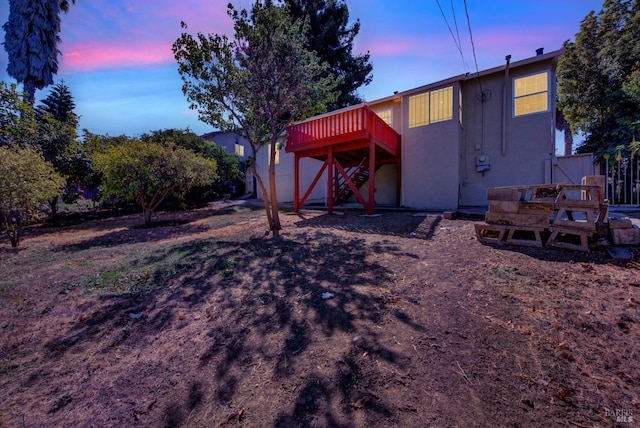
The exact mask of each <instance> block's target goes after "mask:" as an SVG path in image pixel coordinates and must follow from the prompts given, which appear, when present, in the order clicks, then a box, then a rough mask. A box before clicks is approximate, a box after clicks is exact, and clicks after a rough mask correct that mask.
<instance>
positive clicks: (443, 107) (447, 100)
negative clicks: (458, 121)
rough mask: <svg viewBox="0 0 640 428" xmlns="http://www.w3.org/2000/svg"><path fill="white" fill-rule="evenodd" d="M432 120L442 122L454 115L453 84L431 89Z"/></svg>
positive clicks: (430, 109)
mask: <svg viewBox="0 0 640 428" xmlns="http://www.w3.org/2000/svg"><path fill="white" fill-rule="evenodd" d="M429 97H430V98H431V105H430V108H429V111H430V112H431V115H430V122H431V123H435V122H442V121H444V120H451V119H452V117H453V86H449V87H446V88H442V89H438V90H435V91H431V92H430V93H429Z"/></svg>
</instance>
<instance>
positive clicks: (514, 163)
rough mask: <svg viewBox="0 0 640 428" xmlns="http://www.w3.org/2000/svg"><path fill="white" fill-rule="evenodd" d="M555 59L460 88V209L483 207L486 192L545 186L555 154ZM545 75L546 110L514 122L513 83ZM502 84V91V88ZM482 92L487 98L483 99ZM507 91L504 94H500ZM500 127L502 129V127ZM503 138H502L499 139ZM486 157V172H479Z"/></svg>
mask: <svg viewBox="0 0 640 428" xmlns="http://www.w3.org/2000/svg"><path fill="white" fill-rule="evenodd" d="M553 62H554V60H553V58H551V59H548V60H545V61H538V62H533V63H531V64H528V65H525V66H521V67H512V68H510V69H509V72H508V76H507V75H506V73H505V70H504V69H503V70H499V71H497V72H496V73H492V74H490V75H486V76H484V77H482V78H481V80H480V84H481V85H480V84H478V81H477V80H476V79H469V80H467V81H466V82H464V85H463V92H462V104H463V108H462V109H463V121H462V123H463V131H462V132H463V144H462V146H461V158H460V203H459V204H460V206H484V205H486V204H487V199H486V196H487V189H488V188H490V187H497V186H515V185H524V184H540V183H549V182H550V181H551V177H550V165H551V160H552V157H553V153H554V152H555V127H554V124H555V108H556V107H555V98H556V94H555V73H554V71H553ZM545 70H546V71H548V72H549V110H548V111H546V112H540V113H532V114H527V115H523V116H517V117H516V116H514V108H513V106H514V100H513V93H514V92H513V82H514V79H516V78H519V77H523V76H529V75H532V74H535V73H537V72H541V71H545ZM505 79H506V85H505ZM480 87H482V91H483V92H484V93H485V96H484V98H483V97H482V95H481V90H480ZM505 89H506V93H505V92H504V91H505ZM503 121H505V122H504V123H505V124H506V126H504V127H503ZM503 132H506V135H504V134H503ZM480 155H485V156H487V158H488V163H489V164H490V170H487V171H484V172H480V171H477V168H476V165H477V163H478V156H480Z"/></svg>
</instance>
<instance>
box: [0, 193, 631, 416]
mask: <svg viewBox="0 0 640 428" xmlns="http://www.w3.org/2000/svg"><path fill="white" fill-rule="evenodd" d="M381 214H382V215H381V216H379V217H364V216H360V215H359V213H358V212H345V213H343V215H332V216H329V215H326V214H323V213H321V212H303V213H301V214H298V215H294V214H290V213H289V214H283V215H282V222H283V226H284V230H283V231H282V233H281V235H280V237H279V239H274V238H272V237H270V236H267V235H265V230H266V229H265V227H266V222H265V220H264V218H263V217H262V216H261V212H260V211H259V210H255V209H252V208H249V207H245V206H228V205H225V206H221V205H219V206H215V207H209V208H206V209H200V210H194V211H190V212H186V213H161V214H160V215H158V216H157V217H156V218H155V221H156V227H154V228H152V229H141V228H139V227H138V225H139V224H140V223H141V221H142V217H141V215H133V216H120V217H114V218H105V219H94V220H87V221H85V222H83V223H80V224H76V225H70V226H66V227H62V228H53V227H40V228H34V229H31V230H29V231H28V233H27V234H26V236H25V238H24V241H23V244H22V245H23V247H22V248H21V249H20V250H19V251H12V250H10V249H9V244H8V241H7V240H6V239H4V238H2V239H1V240H0V247H1V248H2V249H0V299H1V300H0V391H2V393H1V394H0V426H2V427H125V426H140V427H178V426H184V427H235V426H246V427H393V426H396V427H430V426H433V427H494V426H509V427H543V426H545V427H546V426H565V427H609V426H637V421H638V420H639V419H640V276H639V273H640V270H639V269H638V267H639V266H640V265H638V264H637V263H636V262H631V263H628V264H626V265H619V264H615V263H612V262H611V260H609V259H608V258H607V256H606V254H605V253H604V251H602V250H596V251H592V252H590V253H588V254H586V253H577V252H572V251H561V250H549V249H534V248H527V247H505V248H493V247H491V246H486V245H482V244H480V243H478V242H477V241H476V239H475V234H474V221H472V220H445V219H442V218H440V217H438V216H425V215H422V216H419V215H416V213H411V212H383V213H381ZM327 293H330V294H327ZM616 420H617V422H616ZM631 421H633V422H632V423H628V422H631Z"/></svg>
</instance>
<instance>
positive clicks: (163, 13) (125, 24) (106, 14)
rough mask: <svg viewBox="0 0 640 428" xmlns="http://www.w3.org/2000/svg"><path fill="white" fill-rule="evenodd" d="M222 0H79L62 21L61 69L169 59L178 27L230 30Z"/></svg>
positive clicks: (139, 64)
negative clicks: (127, 0) (184, 23)
mask: <svg viewBox="0 0 640 428" xmlns="http://www.w3.org/2000/svg"><path fill="white" fill-rule="evenodd" d="M227 2H228V0H213V1H195V0H192V1H185V2H181V3H180V4H179V6H176V2H175V1H169V0H141V1H138V2H126V1H123V0H115V1H112V2H104V1H102V0H83V1H82V2H79V3H76V4H75V5H73V7H72V8H70V11H69V13H68V14H67V15H65V16H64V17H63V23H62V34H61V38H62V44H61V51H62V54H63V55H62V58H61V67H62V70H63V71H65V72H76V71H93V70H99V69H114V68H118V67H145V66H149V65H161V64H169V63H174V62H175V59H174V57H173V53H172V52H171V46H172V44H173V43H174V42H175V40H176V39H177V38H178V37H179V36H180V34H181V32H183V31H184V30H183V29H182V28H180V21H184V22H186V23H187V24H188V29H187V31H188V32H189V33H191V34H195V33H196V32H203V33H218V34H232V33H233V31H232V30H233V23H232V21H231V19H230V18H229V17H228V16H227Z"/></svg>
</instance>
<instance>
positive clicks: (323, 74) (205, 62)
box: [173, 1, 338, 233]
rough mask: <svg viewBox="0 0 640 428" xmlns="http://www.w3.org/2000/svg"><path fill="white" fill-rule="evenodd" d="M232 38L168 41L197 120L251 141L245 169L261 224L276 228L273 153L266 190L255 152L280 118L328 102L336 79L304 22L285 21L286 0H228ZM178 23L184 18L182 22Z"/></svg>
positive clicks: (282, 122)
mask: <svg viewBox="0 0 640 428" xmlns="http://www.w3.org/2000/svg"><path fill="white" fill-rule="evenodd" d="M228 13H229V15H230V16H231V18H232V19H233V21H234V30H235V41H233V42H232V41H229V39H228V38H227V37H226V36H224V35H217V34H209V35H204V34H202V33H198V34H197V36H196V37H193V36H191V35H190V34H187V33H183V34H182V35H181V36H180V38H179V39H178V40H177V41H176V42H175V43H174V45H173V53H174V55H175V58H176V60H177V62H178V71H179V72H180V75H181V77H182V80H183V82H184V84H183V87H182V91H183V93H184V94H185V95H186V96H187V99H188V100H189V102H190V107H191V108H193V109H196V110H197V111H198V113H199V118H200V120H202V121H203V122H205V123H208V124H210V125H212V126H213V127H214V128H218V129H221V130H224V131H234V132H238V133H239V134H242V136H244V137H245V138H246V139H247V141H248V142H249V145H250V146H251V152H252V155H251V158H250V159H251V160H250V167H249V168H250V171H251V173H252V174H253V176H254V177H255V178H256V182H257V183H258V186H260V189H261V191H262V195H263V202H264V207H265V211H266V214H267V221H268V224H269V229H270V230H272V231H274V233H275V231H277V230H280V229H281V225H280V218H279V216H278V199H277V195H276V181H275V155H276V151H275V150H271V152H270V153H271V155H270V162H269V167H268V175H269V191H268V192H267V189H266V186H265V184H264V182H263V180H262V177H260V175H259V174H258V172H257V170H256V164H255V159H256V153H257V152H258V150H259V149H261V148H263V147H265V146H267V145H269V146H270V147H277V142H278V138H279V137H280V136H282V135H283V134H284V132H285V131H286V129H287V126H288V125H289V124H290V123H291V122H292V121H293V120H297V119H303V118H305V117H308V116H312V115H314V114H317V113H319V112H322V111H324V110H325V106H326V105H327V104H328V103H331V102H334V101H335V99H336V95H337V94H336V92H334V90H335V87H336V84H337V83H338V82H336V80H335V79H334V78H333V77H331V76H327V67H326V64H323V63H320V61H319V60H318V57H317V55H316V54H315V53H314V52H312V51H309V50H308V49H306V48H305V43H306V37H305V34H306V33H307V32H308V26H306V25H303V23H302V22H299V21H296V22H293V23H292V22H291V19H290V17H289V12H288V11H287V7H286V6H283V7H277V6H274V5H273V4H272V3H271V2H265V3H264V4H262V3H261V2H259V1H258V2H256V3H255V4H254V5H253V7H252V9H251V12H250V13H249V12H247V11H246V10H242V11H237V10H235V9H234V8H233V6H232V5H229V10H228ZM183 28H186V24H184V23H183Z"/></svg>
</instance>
